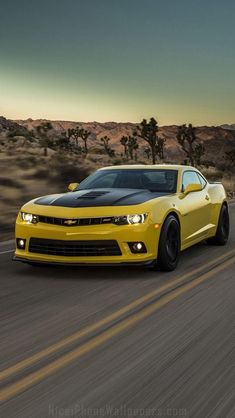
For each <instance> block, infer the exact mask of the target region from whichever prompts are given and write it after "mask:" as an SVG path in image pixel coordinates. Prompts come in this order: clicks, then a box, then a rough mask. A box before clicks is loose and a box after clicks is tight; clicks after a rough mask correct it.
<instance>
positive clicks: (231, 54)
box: [0, 0, 235, 125]
mask: <svg viewBox="0 0 235 418" xmlns="http://www.w3.org/2000/svg"><path fill="white" fill-rule="evenodd" d="M0 15H1V24H0V115H3V116H5V117H8V118H12V119H27V118H33V119H37V118H46V119H60V120H74V121H84V122H85V121H100V122H105V121H117V122H120V121H122V122H126V121H130V122H140V121H141V120H142V119H143V118H149V117H151V116H154V117H155V118H156V119H157V120H158V122H159V124H160V125H171V124H181V123H189V122H191V123H193V124H194V125H219V124H223V123H235V1H234V0H223V1H222V0H40V1H38V0H36V1H35V0H20V1H19V0H12V1H11V0H9V1H8V2H6V1H5V0H4V1H3V0H0Z"/></svg>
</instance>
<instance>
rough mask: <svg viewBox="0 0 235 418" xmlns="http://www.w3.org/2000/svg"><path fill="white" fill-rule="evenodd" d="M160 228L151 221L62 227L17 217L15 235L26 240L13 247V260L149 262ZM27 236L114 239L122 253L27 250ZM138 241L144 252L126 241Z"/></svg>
mask: <svg viewBox="0 0 235 418" xmlns="http://www.w3.org/2000/svg"><path fill="white" fill-rule="evenodd" d="M159 235H160V228H158V229H156V228H155V227H154V225H153V224H150V223H144V224H139V225H123V226H117V225H110V224H109V225H96V226H94V225H90V226H78V227H67V226H66V227H65V226H57V225H49V224H44V223H38V224H36V225H32V224H26V223H24V222H22V221H21V220H19V219H17V222H16V238H21V239H25V240H26V245H25V249H19V248H16V251H15V257H14V259H15V260H16V261H22V262H29V263H33V262H34V263H47V264H63V265H110V264H115V265H123V264H138V265H146V264H147V265H148V264H151V263H152V262H153V261H154V260H156V257H157V251H158V241H159ZM30 238H39V239H49V240H60V241H64V242H66V243H68V242H69V241H71V242H72V241H73V242H74V241H78V242H79V241H89V242H92V241H97V240H99V241H101V240H104V241H107V240H115V241H116V242H117V243H118V246H119V248H120V251H121V255H110V256H109V255H96V256H84V255H83V256H63V255H52V254H41V253H36V252H33V253H32V252H30V251H29V241H30ZM137 241H141V242H143V243H144V244H145V246H146V250H147V252H146V253H141V254H139V253H138V254H134V253H132V252H131V249H130V247H129V245H128V242H137Z"/></svg>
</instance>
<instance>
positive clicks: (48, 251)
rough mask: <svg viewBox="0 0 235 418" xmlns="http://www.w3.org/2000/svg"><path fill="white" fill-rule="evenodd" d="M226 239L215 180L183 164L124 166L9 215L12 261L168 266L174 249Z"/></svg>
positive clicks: (222, 196) (224, 211) (224, 209)
mask: <svg viewBox="0 0 235 418" xmlns="http://www.w3.org/2000/svg"><path fill="white" fill-rule="evenodd" d="M228 236H229V214H228V204H227V199H226V193H225V190H224V188H223V186H222V184H220V183H209V182H208V181H207V180H206V179H205V177H204V176H203V175H202V174H201V173H200V172H199V171H198V170H197V169H195V168H193V167H189V166H182V165H154V166H152V165H131V166H128V165H126V166H125V165H123V166H114V167H107V168H102V169H100V170H97V171H96V172H95V173H94V174H92V175H90V176H89V177H88V178H87V179H85V180H84V181H82V183H80V184H78V183H72V184H70V186H69V192H67V193H63V194H53V195H49V196H44V197H40V198H37V199H34V200H31V201H30V202H28V203H26V204H25V205H24V206H23V207H22V208H21V210H20V212H19V214H18V217H17V220H16V252H15V256H14V259H15V260H18V261H23V262H26V263H29V264H41V263H49V264H66V265H88V264H89V265H95V264H97V265H102V264H103V265H110V264H112V265H125V264H137V265H151V266H155V265H157V266H159V267H160V268H161V269H163V270H168V271H169V270H173V269H174V268H175V267H176V265H177V262H178V259H179V254H180V251H182V250H184V249H186V248H188V247H190V246H192V245H194V244H196V243H198V242H199V241H202V240H207V242H208V243H213V244H217V245H224V244H226V242H227V240H228Z"/></svg>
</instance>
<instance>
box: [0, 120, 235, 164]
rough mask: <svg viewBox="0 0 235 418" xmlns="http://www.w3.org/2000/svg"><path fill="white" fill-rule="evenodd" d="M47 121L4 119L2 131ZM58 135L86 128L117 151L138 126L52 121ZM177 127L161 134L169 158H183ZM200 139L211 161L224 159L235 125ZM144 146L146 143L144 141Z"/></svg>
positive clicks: (234, 142)
mask: <svg viewBox="0 0 235 418" xmlns="http://www.w3.org/2000/svg"><path fill="white" fill-rule="evenodd" d="M45 121H46V120H45V119H35V120H33V119H26V120H14V121H12V120H9V119H5V118H3V117H0V132H1V131H4V130H9V129H16V130H17V129H18V130H19V131H21V130H22V134H23V131H24V129H29V130H32V129H33V130H35V128H36V127H37V126H38V125H40V124H41V123H42V122H45ZM50 122H51V124H52V126H53V128H54V130H55V131H57V132H62V131H67V130H68V129H69V128H75V127H76V126H78V125H79V126H80V127H83V128H84V129H87V130H89V131H90V132H91V135H90V138H89V142H90V144H91V145H96V144H97V142H98V141H99V139H100V138H101V137H102V136H105V135H107V136H108V137H110V142H111V145H112V146H113V147H114V148H115V149H116V150H117V151H120V150H122V146H121V144H120V139H121V137H122V136H123V135H129V134H130V135H131V134H132V132H133V131H134V130H135V129H136V124H134V123H131V122H123V123H122V122H105V123H103V122H73V121H50ZM177 129H178V127H177V125H169V126H161V127H159V135H161V136H163V137H165V138H166V140H167V142H166V155H167V157H168V158H170V159H172V158H183V157H184V154H183V153H182V150H181V148H180V146H179V144H178V142H177V139H176V134H177ZM197 137H198V140H199V141H202V142H203V143H205V146H206V150H207V158H208V159H211V160H215V159H218V158H220V157H222V156H223V155H224V153H225V151H227V150H230V149H234V148H235V124H231V125H221V126H198V127H197ZM142 144H143V147H144V146H146V143H145V142H144V141H142Z"/></svg>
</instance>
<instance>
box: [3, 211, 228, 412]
mask: <svg viewBox="0 0 235 418" xmlns="http://www.w3.org/2000/svg"><path fill="white" fill-rule="evenodd" d="M230 216H231V224H232V225H231V229H232V230H231V236H230V241H229V243H228V245H227V246H226V247H211V246H208V245H206V244H205V243H202V244H200V245H197V246H195V247H194V248H191V249H189V250H187V251H185V252H184V253H182V256H181V261H180V264H179V266H178V269H177V270H176V271H175V272H172V273H161V272H153V271H150V270H145V269H136V268H97V267H96V268H64V267H62V268H60V267H42V268H39V267H37V268H36V267H35V268H34V267H30V266H27V265H25V264H21V263H16V262H12V261H11V257H12V252H11V249H12V243H5V244H2V245H1V246H0V261H1V264H0V267H1V271H0V276H1V278H0V315H1V331H0V344H1V356H0V379H1V386H0V399H1V401H2V405H1V413H0V416H1V417H3V418H13V417H17V418H46V417H80V416H81V417H82V416H84V417H104V416H106V417H117V416H119V417H125V416H126V417H134V416H137V417H141V416H144V417H146V416H150V417H152V416H157V417H198V418H204V417H213V418H216V417H218V418H227V417H231V418H232V417H234V416H235V303H234V298H235V232H234V231H235V205H234V204H233V205H231V206H230Z"/></svg>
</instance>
